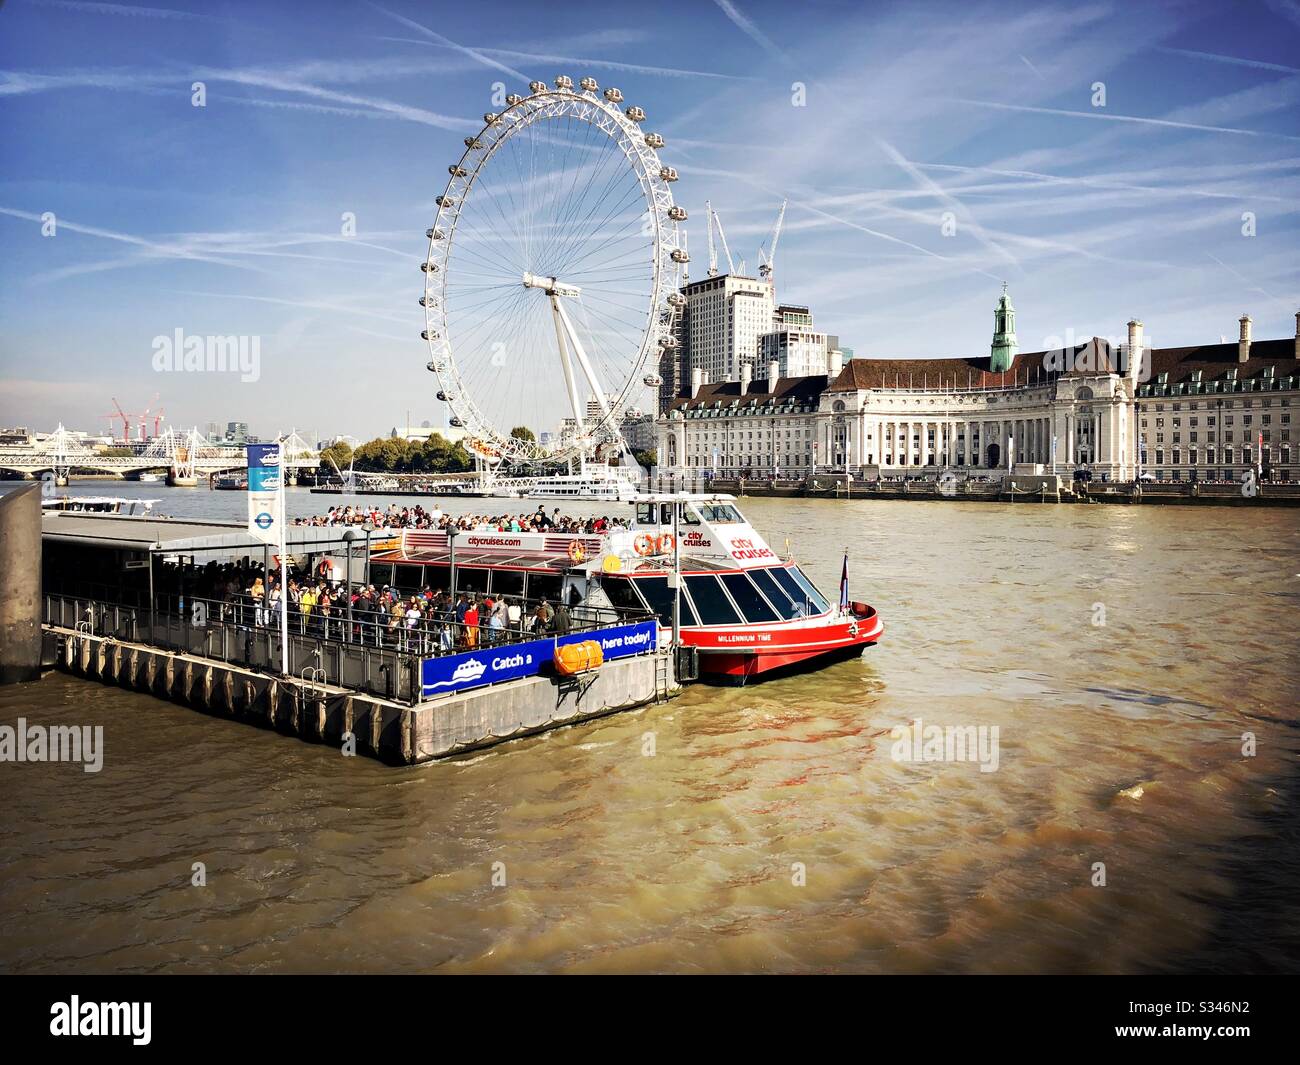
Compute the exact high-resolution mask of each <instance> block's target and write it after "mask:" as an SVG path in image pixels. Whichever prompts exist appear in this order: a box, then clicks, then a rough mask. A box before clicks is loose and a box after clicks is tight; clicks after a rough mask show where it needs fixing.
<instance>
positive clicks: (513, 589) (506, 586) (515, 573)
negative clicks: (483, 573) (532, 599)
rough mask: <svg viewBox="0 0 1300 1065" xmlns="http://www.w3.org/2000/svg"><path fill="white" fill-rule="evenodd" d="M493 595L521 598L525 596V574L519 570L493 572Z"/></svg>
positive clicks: (497, 570) (495, 570)
mask: <svg viewBox="0 0 1300 1065" xmlns="http://www.w3.org/2000/svg"><path fill="white" fill-rule="evenodd" d="M492 594H493V595H512V596H515V597H520V596H522V595H523V594H524V574H523V571H522V570H517V569H494V570H493V571H492Z"/></svg>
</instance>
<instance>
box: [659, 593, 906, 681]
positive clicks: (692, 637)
mask: <svg viewBox="0 0 1300 1065" xmlns="http://www.w3.org/2000/svg"><path fill="white" fill-rule="evenodd" d="M867 609H868V610H869V611H870V613H868V614H865V615H850V616H848V617H844V618H834V619H832V620H830V621H829V622H828V623H827V624H824V625H817V626H814V627H804V626H799V627H787V628H777V627H774V628H771V629H766V630H763V629H758V630H756V629H755V628H753V627H747V628H745V629H729V630H717V629H687V630H684V631H683V632H682V642H683V643H685V644H690V645H692V646H694V647H697V648H699V652H700V680H702V681H705V682H708V683H714V684H747V683H750V682H751V681H754V680H760V679H761V680H770V679H773V678H775V677H777V676H785V675H788V674H790V673H795V672H799V671H801V670H808V669H819V668H821V667H822V666H824V665H828V664H830V663H831V662H834V661H840V660H843V659H846V658H854V657H856V656H857V655H859V654H861V653H862V651H863V650H864V649H865V648H867V647H871V646H874V645H875V643H876V641H877V640H879V639H880V637H881V635H882V634H883V633H884V631H885V627H884V625H883V624H882V623H881V621H880V618H879V616H878V615H877V614H876V612H875V611H874V610H871V608H869V607H868V608H867Z"/></svg>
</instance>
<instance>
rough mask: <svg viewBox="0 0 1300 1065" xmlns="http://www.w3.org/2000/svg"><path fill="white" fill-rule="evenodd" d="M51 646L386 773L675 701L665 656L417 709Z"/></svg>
mask: <svg viewBox="0 0 1300 1065" xmlns="http://www.w3.org/2000/svg"><path fill="white" fill-rule="evenodd" d="M45 640H46V660H47V661H50V660H52V661H53V663H54V664H55V665H56V667H57V668H58V669H60V670H62V671H64V672H66V673H70V674H72V675H74V676H78V677H83V678H85V679H87V680H91V681H98V682H99V683H102V684H108V685H113V686H116V687H121V688H126V689H128V690H130V691H137V692H142V693H144V694H147V695H153V696H155V697H157V698H159V699H166V700H168V701H170V702H173V703H177V704H179V705H181V706H188V707H191V708H193V709H195V710H200V711H203V712H204V713H208V714H212V715H214V716H217V717H228V718H233V719H235V720H239V721H245V722H248V723H251V724H254V725H259V726H261V727H263V728H269V729H273V730H275V731H276V732H280V733H283V734H285V735H288V736H297V737H298V738H299V739H302V740H306V741H308V742H310V743H322V744H328V745H331V746H334V747H339V748H344V749H350V751H351V752H353V753H356V754H364V755H369V756H371V757H373V758H378V759H379V760H380V761H383V762H386V763H388V764H389V765H419V764H421V763H423V762H429V761H433V760H434V759H437V758H445V757H448V756H450V755H455V754H461V753H463V752H465V751H472V750H477V749H479V748H483V747H490V746H493V745H495V744H498V743H502V742H504V741H506V740H511V739H516V738H518V737H521V736H529V735H532V734H534V733H538V732H544V731H546V730H548V729H553V728H560V727H563V726H565V725H573V724H577V723H579V722H582V721H588V720H591V719H592V718H597V717H604V716H605V715H607V714H613V713H618V712H619V711H621V710H628V709H632V708H633V707H637V706H644V705H646V704H648V703H654V702H665V701H667V700H668V699H669V698H671V697H672V696H674V695H676V694H677V691H678V690H679V689H678V688H677V687H676V684H675V682H674V681H673V678H672V664H671V659H670V656H668V655H667V654H665V653H662V652H658V653H651V654H643V655H638V656H635V657H631V658H623V659H616V660H613V661H610V662H606V663H604V664H603V665H602V666H600V667H599V668H598V669H595V670H592V671H591V672H590V673H589V674H586V675H580V676H577V677H558V676H535V677H525V678H520V679H516V680H511V681H506V682H503V683H501V684H494V685H490V686H488V687H483V688H477V689H474V690H472V691H468V692H460V693H456V694H454V695H449V696H444V697H441V698H437V699H432V700H427V701H422V702H419V703H417V704H416V705H414V706H412V705H404V704H402V703H399V702H395V701H393V700H390V699H384V698H381V697H379V696H376V695H370V694H368V693H365V692H359V691H355V690H352V689H349V688H344V687H339V686H337V685H331V684H327V683H323V682H320V683H314V682H312V681H311V680H303V679H299V678H293V677H282V676H278V675H275V674H268V673H264V672H260V671H256V670H253V669H249V668H246V667H243V666H239V665H235V664H233V663H229V662H221V661H213V660H212V659H207V658H200V657H197V656H194V655H187V654H178V653H176V652H174V651H169V650H164V649H162V648H156V647H150V646H148V645H146V644H141V643H129V642H125V641H122V640H117V639H114V638H113V637H110V636H96V635H92V634H90V633H88V632H85V631H81V632H78V631H77V630H76V629H68V628H63V627H61V626H46V629H45Z"/></svg>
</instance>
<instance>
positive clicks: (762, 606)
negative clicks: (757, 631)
mask: <svg viewBox="0 0 1300 1065" xmlns="http://www.w3.org/2000/svg"><path fill="white" fill-rule="evenodd" d="M718 576H719V578H720V579H721V581H722V583H723V584H724V585H726V588H727V591H729V592H730V593H731V598H732V599H734V600H735V601H736V605H737V606H738V607H740V612H741V613H742V614H744V615H745V620H746V621H750V622H759V621H775V620H776V618H777V615H776V611H775V610H773V609H772V608H771V607H770V606H768V604H767V600H765V599H764V598H763V597H762V596H761V595H759V594H758V589H757V588H755V587H754V584H753V582H752V581H751V580H750V579H749V575H748V574H747V573H744V572H737V573H721V574H719V575H718Z"/></svg>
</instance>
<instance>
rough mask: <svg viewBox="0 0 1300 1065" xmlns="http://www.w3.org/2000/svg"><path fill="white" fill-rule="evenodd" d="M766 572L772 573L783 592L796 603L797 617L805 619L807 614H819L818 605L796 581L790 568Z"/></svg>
mask: <svg viewBox="0 0 1300 1065" xmlns="http://www.w3.org/2000/svg"><path fill="white" fill-rule="evenodd" d="M766 572H768V573H770V574H771V575H772V576H773V577H774V578H775V579H776V583H777V584H779V585H780V586H781V589H782V591H784V592H785V594H786V595H788V596H789V597H790V599H791V601H792V602H793V603H794V607H795V610H796V611H797V613H796V614H795V617H804V616H805V615H807V614H816V613H819V611H818V610H817V605H816V603H814V602H813V601H812V600H811V599H810V598H809V596H808V593H807V592H806V591H804V589H803V585H801V584H800V583H799V582H798V581H797V580H795V579H794V574H793V573H792V572H791V568H790V567H786V566H781V567H774V568H772V569H769V570H767V571H766Z"/></svg>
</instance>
